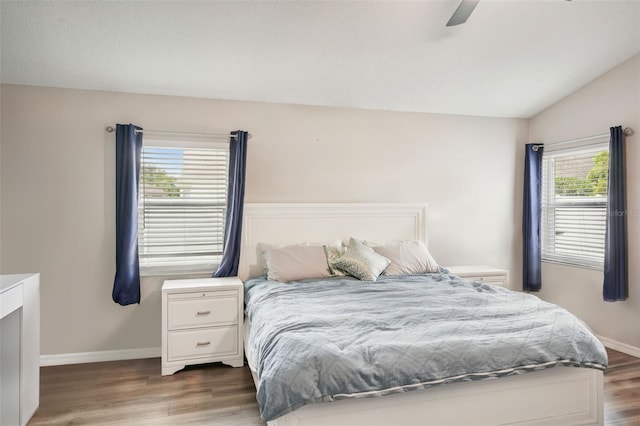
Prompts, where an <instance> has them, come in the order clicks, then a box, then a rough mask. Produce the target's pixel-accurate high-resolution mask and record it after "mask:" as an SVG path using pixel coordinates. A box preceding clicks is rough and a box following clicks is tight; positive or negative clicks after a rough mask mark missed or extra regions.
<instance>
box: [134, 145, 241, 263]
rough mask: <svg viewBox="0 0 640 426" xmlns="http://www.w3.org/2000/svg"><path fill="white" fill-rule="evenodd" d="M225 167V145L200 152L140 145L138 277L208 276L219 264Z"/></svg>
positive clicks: (223, 215) (222, 234)
mask: <svg viewBox="0 0 640 426" xmlns="http://www.w3.org/2000/svg"><path fill="white" fill-rule="evenodd" d="M164 145H166V144H164ZM228 162H229V153H228V145H226V144H223V145H215V144H212V147H211V148H203V147H200V146H199V147H184V146H180V147H167V146H154V145H153V142H151V143H149V144H147V143H145V146H144V147H143V149H142V161H141V173H140V199H139V204H138V206H139V207H138V249H139V258H140V269H141V273H142V274H143V275H144V274H149V273H170V272H199V271H213V270H214V269H215V267H216V266H217V265H218V264H219V263H220V259H221V256H222V250H223V241H224V225H225V215H226V207H227V206H226V203H227V180H228V173H227V170H228Z"/></svg>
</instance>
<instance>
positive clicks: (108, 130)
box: [105, 126, 116, 133]
mask: <svg viewBox="0 0 640 426" xmlns="http://www.w3.org/2000/svg"><path fill="white" fill-rule="evenodd" d="M105 130H106V131H107V133H113V132H115V131H116V129H115V128H114V127H113V126H107V128H106V129H105Z"/></svg>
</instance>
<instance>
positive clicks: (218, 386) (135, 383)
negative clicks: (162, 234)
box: [29, 350, 640, 426]
mask: <svg viewBox="0 0 640 426" xmlns="http://www.w3.org/2000/svg"><path fill="white" fill-rule="evenodd" d="M607 352H608V353H609V368H608V369H607V371H606V372H605V375H604V382H605V424H606V425H607V426H640V358H634V357H632V356H629V355H626V354H623V353H620V352H617V351H613V350H608V351H607ZM29 425H30V426H36V425H38V426H40V425H110V426H114V425H116V426H117V425H140V426H175V425H184V426H188V425H193V426H200V425H219V426H264V425H265V423H264V422H263V421H262V420H261V419H260V414H259V412H258V405H257V403H256V391H255V387H254V385H253V380H252V378H251V372H250V371H249V369H248V368H247V367H243V368H232V367H228V366H225V365H222V364H208V365H205V366H197V367H187V368H186V369H184V370H182V371H180V372H179V373H177V374H174V375H172V376H161V375H160V359H159V358H150V359H141V360H130V361H114V362H101V363H92V364H79V365H65V366H54V367H42V368H41V374H40V407H39V408H38V411H37V412H36V414H35V415H34V417H33V419H31V421H30V422H29Z"/></svg>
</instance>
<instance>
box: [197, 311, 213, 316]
mask: <svg viewBox="0 0 640 426" xmlns="http://www.w3.org/2000/svg"><path fill="white" fill-rule="evenodd" d="M210 313H211V311H198V313H197V314H196V315H198V316H202V315H209V314H210Z"/></svg>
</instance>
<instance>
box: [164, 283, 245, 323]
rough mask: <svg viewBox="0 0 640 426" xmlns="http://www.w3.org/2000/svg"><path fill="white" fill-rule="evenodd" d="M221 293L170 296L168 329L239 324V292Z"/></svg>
mask: <svg viewBox="0 0 640 426" xmlns="http://www.w3.org/2000/svg"><path fill="white" fill-rule="evenodd" d="M219 293H220V292H219ZM219 293H218V295H217V296H209V295H207V294H206V293H193V294H187V295H181V297H170V298H169V302H168V312H167V314H168V315H167V321H168V324H167V327H168V329H169V330H179V329H184V328H193V327H210V326H215V325H232V324H237V323H238V293H237V292H227V294H226V295H220V294H219ZM203 294H204V296H203ZM184 296H186V297H184Z"/></svg>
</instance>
